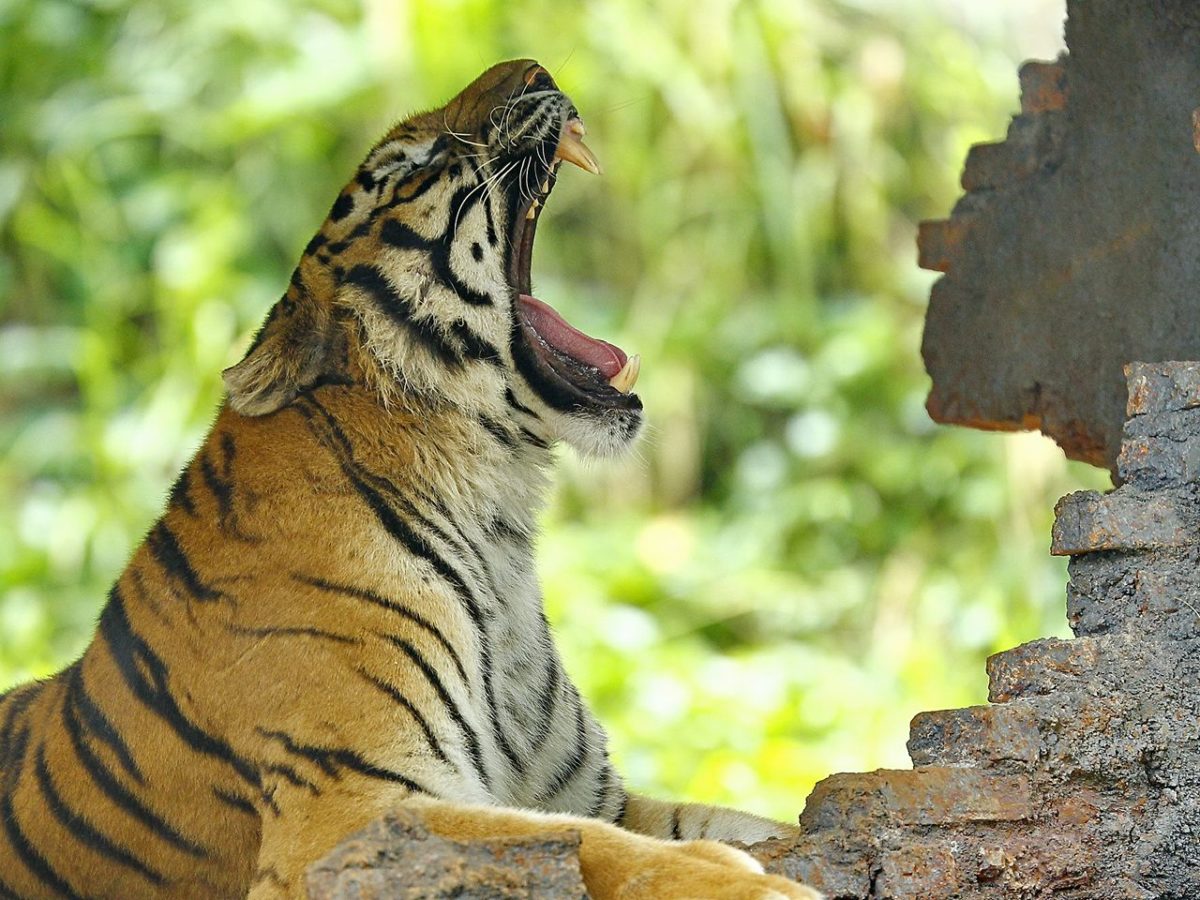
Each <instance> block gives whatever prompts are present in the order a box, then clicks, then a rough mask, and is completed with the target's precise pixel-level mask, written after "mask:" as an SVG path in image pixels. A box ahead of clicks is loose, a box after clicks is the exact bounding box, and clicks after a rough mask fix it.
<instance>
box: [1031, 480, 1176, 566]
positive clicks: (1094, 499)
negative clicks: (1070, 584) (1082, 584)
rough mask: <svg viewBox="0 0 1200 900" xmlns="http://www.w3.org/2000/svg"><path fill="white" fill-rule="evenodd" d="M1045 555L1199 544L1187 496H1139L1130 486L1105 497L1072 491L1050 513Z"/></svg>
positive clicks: (1142, 493)
mask: <svg viewBox="0 0 1200 900" xmlns="http://www.w3.org/2000/svg"><path fill="white" fill-rule="evenodd" d="M1054 517H1055V518H1054V529H1053V531H1052V534H1051V543H1050V552H1051V553H1052V554H1054V555H1055V556H1074V555H1076V554H1079V553H1094V552H1096V551H1097V550H1152V549H1158V548H1164V547H1184V546H1189V545H1192V544H1196V543H1198V542H1200V529H1198V528H1197V522H1196V517H1197V513H1196V504H1195V500H1194V497H1193V495H1192V493H1191V492H1190V491H1185V490H1183V489H1181V490H1180V491H1174V492H1172V491H1143V490H1139V489H1138V488H1136V487H1135V486H1133V485H1126V486H1124V487H1121V488H1118V489H1117V490H1115V491H1113V492H1112V493H1110V494H1099V493H1097V492H1096V491H1076V492H1075V493H1073V494H1067V496H1065V497H1063V498H1062V499H1061V500H1059V501H1058V503H1057V505H1056V506H1055V507H1054Z"/></svg>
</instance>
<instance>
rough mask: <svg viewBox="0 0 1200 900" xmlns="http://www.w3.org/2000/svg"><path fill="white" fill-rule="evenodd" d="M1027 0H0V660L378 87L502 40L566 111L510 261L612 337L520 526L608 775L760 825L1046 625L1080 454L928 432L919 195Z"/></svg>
mask: <svg viewBox="0 0 1200 900" xmlns="http://www.w3.org/2000/svg"><path fill="white" fill-rule="evenodd" d="M1061 19H1062V7H1061V2H1059V0H1011V2H1007V3H1004V4H996V3H980V2H977V0H911V2H901V0H894V2H887V0H761V2H744V0H743V2H738V0H662V2H655V3H646V2H644V0H592V2H586V3H575V2H569V0H568V2H564V0H528V2H526V0H522V2H512V0H509V2H503V0H461V2H443V3H437V2H428V0H426V2H422V0H410V2H403V0H364V2H363V3H353V2H349V0H305V2H296V0H206V2H204V3H197V2H193V0H154V2H141V3H129V2H123V0H0V151H2V152H0V454H2V456H0V459H2V462H0V508H2V509H3V511H4V512H3V515H2V516H0V687H4V686H7V685H8V684H10V683H12V682H14V681H17V680H20V679H25V678H29V677H31V676H36V675H44V674H47V673H49V672H52V671H54V670H55V669H56V668H58V667H59V666H61V665H62V664H64V663H65V662H67V661H69V660H70V659H72V658H73V657H74V656H75V655H76V654H78V653H79V652H80V650H81V648H82V647H83V645H84V644H85V643H86V641H87V640H88V638H89V635H90V633H91V630H92V627H93V623H94V621H95V619H96V616H97V613H98V610H99V606H100V603H101V600H102V597H103V595H104V592H105V590H106V589H107V586H108V585H109V583H110V582H111V581H112V580H113V579H114V577H115V576H116V575H117V573H118V572H119V571H120V570H121V568H122V566H123V565H124V562H125V560H126V558H127V556H128V554H129V552H130V550H131V548H132V547H133V546H134V545H135V544H136V542H137V541H138V540H139V539H140V537H141V536H142V534H144V532H145V531H146V529H147V528H148V526H149V525H150V523H151V522H152V521H153V519H154V518H155V516H156V515H157V514H158V511H159V510H160V509H161V508H162V498H163V496H164V494H165V491H166V488H167V486H168V485H169V484H170V482H171V481H172V480H173V478H174V475H175V473H176V472H177V470H178V469H179V468H180V467H181V465H182V464H183V463H184V461H185V460H186V459H187V458H188V456H189V455H190V454H191V452H192V451H193V450H194V448H195V447H196V445H197V444H198V443H199V441H200V439H201V436H202V434H203V432H204V430H205V428H206V427H207V424H208V423H209V421H210V420H211V419H212V416H213V413H214V410H215V408H216V406H217V404H218V403H219V402H220V392H221V382H220V377H219V373H220V370H221V369H222V368H223V367H225V366H227V365H229V364H231V363H232V362H234V361H236V360H237V359H238V358H239V357H240V354H241V352H242V350H243V349H244V347H245V346H246V344H247V342H248V336H249V334H250V333H251V332H252V331H253V329H254V328H255V326H256V325H257V323H258V322H259V321H260V320H261V318H262V317H263V315H264V314H265V312H266V310H267V308H268V307H269V305H270V304H271V303H272V301H273V300H274V299H275V298H276V297H277V296H279V294H280V293H281V292H282V290H283V287H284V286H285V285H286V283H287V278H288V275H289V273H290V271H291V268H292V266H293V265H294V264H295V262H296V260H297V258H298V256H299V253H300V250H301V248H302V247H303V246H304V244H305V243H306V241H307V240H308V238H309V237H310V236H311V234H312V233H313V232H314V231H315V229H316V228H317V227H318V226H319V224H320V222H321V220H322V219H323V217H324V215H325V211H326V209H327V208H328V205H329V203H330V202H331V200H332V199H333V197H334V196H335V193H336V191H337V190H338V188H339V186H340V185H341V184H342V183H343V181H344V180H345V179H346V178H347V177H348V176H349V173H350V172H351V171H352V168H353V166H355V165H356V164H357V162H358V161H359V158H360V156H361V155H362V154H363V153H364V152H365V150H366V148H367V147H368V146H369V145H370V144H371V143H372V142H373V141H374V140H375V139H376V137H377V136H378V135H379V134H380V133H382V132H383V131H384V130H385V129H386V127H387V126H388V125H389V124H390V123H391V121H392V120H394V119H395V118H398V117H400V116H402V115H404V114H406V113H408V112H411V111H414V110H416V109H419V108H422V107H427V106H433V105H438V104H440V103H441V102H443V101H444V100H445V99H446V98H448V97H449V96H450V95H452V94H453V93H455V92H456V91H457V89H458V88H459V87H461V86H462V85H463V84H465V83H466V82H467V81H469V80H470V79H471V78H473V77H474V76H475V75H476V74H477V73H478V72H479V71H480V70H482V69H483V68H484V67H486V66H487V65H489V64H490V63H492V62H494V61H497V60H499V59H503V58H508V57H513V56H535V57H537V58H538V59H539V60H540V61H542V62H543V63H544V64H545V65H547V66H548V67H549V68H550V69H551V70H552V71H553V72H554V73H555V75H556V77H557V79H558V80H559V83H560V84H561V85H562V86H563V87H564V88H565V89H566V90H568V91H569V92H570V94H571V95H572V97H573V98H574V99H575V101H576V103H577V104H578V106H579V107H580V109H582V110H583V111H584V115H585V118H586V120H587V122H588V126H589V143H590V144H591V146H592V147H593V148H594V149H595V150H596V152H597V153H598V155H599V156H600V158H601V160H602V161H603V163H604V164H605V167H606V170H607V174H606V175H605V176H604V177H603V178H600V179H594V178H589V177H588V176H586V175H584V174H583V173H582V172H575V171H574V170H572V172H568V173H566V176H565V177H564V178H562V179H561V180H560V182H559V186H558V188H557V189H556V191H555V195H554V197H553V199H552V201H551V202H550V204H549V208H548V210H547V212H546V214H545V216H544V217H543V220H542V227H541V228H539V231H538V247H537V252H536V254H535V260H534V278H535V288H536V292H537V293H538V294H539V295H540V296H541V297H542V298H544V299H546V300H548V301H549V302H551V303H552V304H554V305H556V306H557V307H558V308H559V309H560V310H561V311H563V312H564V313H565V314H566V315H567V316H568V317H569V318H570V319H571V320H572V321H573V322H575V323H576V324H578V325H580V326H581V327H583V328H584V329H585V330H587V331H589V332H592V333H594V334H598V335H602V336H605V337H608V338H611V339H613V340H615V341H616V342H617V343H619V344H621V345H622V346H624V347H625V348H626V349H627V350H629V351H630V352H634V351H636V352H640V353H641V354H642V357H643V360H644V365H643V375H642V379H641V382H640V385H639V393H641V394H642V396H643V398H644V399H645V402H646V406H647V409H648V412H649V416H650V419H651V421H652V423H653V427H652V431H651V433H650V435H649V437H648V439H647V440H646V441H645V442H644V443H643V444H642V446H641V448H640V451H639V452H638V453H637V454H636V457H635V458H632V459H630V460H628V461H625V462H622V463H617V464H611V465H603V466H599V465H592V466H586V465H583V464H580V463H579V462H577V461H576V460H574V459H572V458H570V457H569V455H567V454H563V456H564V460H563V462H564V472H563V478H562V479H561V481H560V487H559V489H558V491H557V494H556V496H555V498H554V502H553V505H552V508H551V510H550V511H549V513H548V514H547V516H546V519H545V533H544V536H543V538H542V540H541V553H542V563H541V569H542V574H543V576H544V579H545V589H546V595H547V602H548V606H549V611H550V615H551V618H552V620H553V621H554V622H555V623H556V624H557V625H558V627H559V631H560V634H561V641H562V644H563V646H564V650H565V654H566V657H567V660H568V664H569V668H570V670H571V671H572V673H573V675H574V676H575V678H576V679H577V680H578V681H579V683H580V685H581V687H582V689H583V691H584V693H585V695H586V696H588V697H589V698H591V700H592V701H593V703H594V705H595V706H596V707H597V709H598V712H599V714H600V716H601V718H602V719H603V720H604V721H605V722H606V723H607V724H608V725H609V726H610V729H611V732H612V737H613V745H614V751H615V756H616V757H617V759H618V761H619V763H620V764H621V765H622V767H623V769H624V770H625V772H626V773H627V774H628V777H629V779H630V781H631V782H632V783H633V784H635V785H636V786H638V787H640V788H642V789H646V790H651V791H654V792H660V793H670V794H678V795H686V796H688V797H691V798H694V799H705V800H713V801H720V802H727V803H733V804H737V805H740V806H743V807H746V808H750V809H754V810H757V811H759V812H762V813H765V814H770V815H775V816H779V817H784V818H791V817H794V816H795V814H796V813H797V812H798V811H799V809H800V808H801V806H802V805H803V800H804V797H805V796H806V795H807V793H808V791H809V790H810V789H811V787H812V785H813V783H814V782H815V781H816V780H817V779H819V778H821V777H823V776H824V775H826V774H828V773H829V772H831V771H835V770H848V769H865V768H873V767H877V766H896V765H899V766H903V765H906V764H907V760H906V757H905V754H904V741H905V737H906V734H907V724H908V720H909V719H910V718H911V716H912V715H913V714H914V713H915V712H917V711H919V710H921V709H936V708H945V707H951V706H961V705H967V704H972V703H978V702H982V701H983V699H984V698H985V696H986V682H985V677H984V672H983V659H984V657H985V656H986V655H987V654H988V653H991V652H994V651H996V650H999V649H1002V648H1005V647H1008V646H1011V645H1013V644H1016V643H1018V642H1021V641H1023V640H1028V639H1031V638H1033V637H1035V636H1038V635H1047V634H1062V633H1064V632H1065V624H1064V620H1063V614H1062V607H1063V585H1064V580H1065V579H1064V569H1063V565H1062V564H1061V562H1059V561H1055V560H1052V559H1050V558H1049V557H1048V555H1047V552H1046V547H1047V542H1048V541H1047V536H1048V529H1049V525H1050V520H1051V508H1052V505H1053V502H1054V500H1055V498H1056V497H1057V496H1058V495H1060V494H1062V493H1065V492H1066V491H1067V490H1071V489H1075V488H1079V487H1094V486H1100V485H1103V484H1104V483H1105V479H1104V476H1103V474H1102V473H1099V472H1095V471H1093V470H1089V469H1086V468H1083V467H1080V466H1077V465H1075V464H1070V465H1068V464H1067V463H1065V462H1064V461H1063V459H1062V456H1061V454H1060V453H1059V452H1058V451H1057V450H1056V449H1055V448H1054V447H1053V445H1052V444H1050V443H1049V442H1048V441H1046V440H1044V439H1043V438H1041V437H1039V436H1035V435H1008V436H1001V435H985V434H980V433H973V432H968V431H965V430H961V429H947V428H943V427H939V426H935V425H933V424H932V423H931V422H930V421H929V419H928V417H927V416H926V415H925V412H924V409H923V401H924V397H925V393H926V391H927V386H928V384H927V379H926V377H925V375H924V372H923V370H922V367H921V362H920V357H919V352H918V348H919V343H920V332H921V321H922V315H923V311H924V307H925V303H926V298H927V294H928V289H929V286H930V284H931V282H932V280H933V276H932V275H931V274H929V273H923V272H921V271H919V270H918V269H917V267H916V264H915V250H914V234H915V226H916V222H917V221H918V220H919V219H922V218H930V217H941V216H944V215H946V214H947V213H948V211H949V208H950V206H951V204H952V203H953V201H954V199H955V198H956V196H957V194H958V188H957V173H958V171H959V169H960V166H961V162H962V159H963V156H964V154H965V152H966V149H967V147H968V145H969V144H971V143H973V142H977V141H981V140H995V139H999V138H1000V137H1002V136H1003V133H1004V129H1005V126H1006V122H1007V118H1008V116H1009V115H1010V114H1012V113H1013V112H1014V111H1015V108H1016V98H1017V83H1016V66H1017V64H1018V63H1019V62H1020V60H1021V59H1023V58H1026V57H1043V58H1049V57H1053V56H1054V55H1055V54H1056V53H1057V51H1058V48H1059V46H1060V40H1061V39H1060V34H1061Z"/></svg>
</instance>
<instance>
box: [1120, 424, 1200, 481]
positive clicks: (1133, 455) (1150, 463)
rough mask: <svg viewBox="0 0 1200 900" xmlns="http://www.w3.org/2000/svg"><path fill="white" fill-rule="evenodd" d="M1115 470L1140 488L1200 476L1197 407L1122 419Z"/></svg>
mask: <svg viewBox="0 0 1200 900" xmlns="http://www.w3.org/2000/svg"><path fill="white" fill-rule="evenodd" d="M1117 473H1118V475H1119V476H1120V478H1121V481H1123V482H1126V483H1129V484H1133V485H1136V486H1137V487H1139V488H1142V489H1158V488H1165V487H1177V486H1181V485H1185V484H1187V483H1189V482H1194V481H1197V480H1200V408H1197V407H1189V408H1186V409H1179V410H1162V411H1155V412H1153V413H1148V414H1144V415H1138V416H1134V417H1133V418H1131V419H1130V420H1129V421H1128V422H1126V423H1125V432H1124V438H1123V440H1122V442H1121V453H1120V455H1119V456H1118V457H1117Z"/></svg>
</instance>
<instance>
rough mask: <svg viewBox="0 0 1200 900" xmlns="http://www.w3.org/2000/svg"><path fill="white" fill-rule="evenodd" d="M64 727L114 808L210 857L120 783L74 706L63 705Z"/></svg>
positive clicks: (179, 845) (184, 847)
mask: <svg viewBox="0 0 1200 900" xmlns="http://www.w3.org/2000/svg"><path fill="white" fill-rule="evenodd" d="M63 726H64V727H65V728H66V731H67V735H68V737H70V739H71V745H72V746H73V747H74V748H75V755H76V756H78V757H79V761H80V762H81V763H82V764H83V767H84V768H85V769H86V770H87V772H88V774H89V775H91V776H92V781H94V782H95V783H96V785H97V786H98V787H99V788H100V790H102V791H103V792H104V793H105V794H106V795H107V796H108V798H109V799H110V800H112V802H113V803H114V804H116V805H117V806H118V807H120V808H121V809H123V810H124V811H125V812H127V813H128V814H129V815H130V816H132V817H133V818H135V819H137V820H138V821H139V822H141V823H142V824H143V825H145V826H146V827H147V828H149V829H150V830H151V831H152V832H154V834H155V835H157V836H158V837H160V838H162V840H164V841H166V842H167V843H168V844H170V845H171V846H173V847H175V848H177V849H179V850H182V851H183V852H184V853H188V854H190V855H191V856H195V857H198V858H200V859H204V858H206V857H207V856H208V853H207V851H205V849H204V848H203V847H201V846H200V845H199V844H196V843H193V842H192V841H190V840H188V839H187V838H185V837H184V836H183V835H181V834H180V833H179V832H178V831H177V830H175V828H174V827H173V826H172V825H170V824H169V823H168V822H167V821H166V820H165V819H163V818H162V817H160V816H159V815H157V814H156V813H154V812H152V811H151V810H150V809H149V808H148V807H146V806H145V805H144V804H143V803H142V802H141V801H140V800H138V798H137V797H135V796H134V795H133V794H131V793H130V792H129V791H128V790H126V789H125V788H124V787H123V786H122V785H121V783H120V782H119V781H117V779H116V778H115V777H114V776H113V774H112V772H110V771H109V770H108V768H107V767H106V766H105V765H104V763H103V761H101V759H100V757H98V756H97V755H96V754H95V752H94V751H93V750H92V749H91V747H89V746H88V744H87V741H86V739H85V738H84V735H83V729H82V728H81V727H80V723H79V720H78V719H77V718H76V717H75V710H74V709H73V708H72V706H71V704H70V703H64V704H63Z"/></svg>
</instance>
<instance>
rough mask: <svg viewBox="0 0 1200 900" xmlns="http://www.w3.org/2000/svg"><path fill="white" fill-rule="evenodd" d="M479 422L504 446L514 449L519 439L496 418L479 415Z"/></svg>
mask: <svg viewBox="0 0 1200 900" xmlns="http://www.w3.org/2000/svg"><path fill="white" fill-rule="evenodd" d="M479 424H480V425H482V426H483V430H484V431H486V432H487V433H488V434H490V435H491V436H492V437H494V438H495V439H496V441H497V442H498V443H499V444H501V445H502V446H505V447H508V448H509V449H512V448H513V447H515V446H517V439H516V438H515V437H514V436H513V434H512V432H511V431H509V430H508V429H507V428H505V427H504V426H503V425H501V424H500V423H499V422H497V421H496V420H495V419H490V418H488V417H487V416H485V415H480V416H479Z"/></svg>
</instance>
